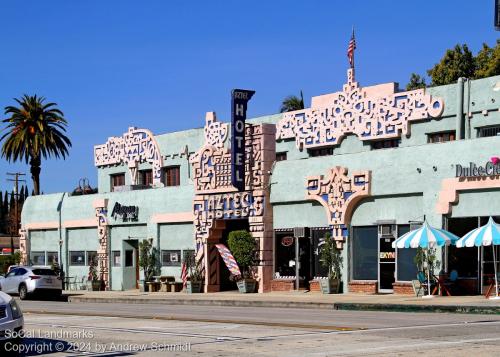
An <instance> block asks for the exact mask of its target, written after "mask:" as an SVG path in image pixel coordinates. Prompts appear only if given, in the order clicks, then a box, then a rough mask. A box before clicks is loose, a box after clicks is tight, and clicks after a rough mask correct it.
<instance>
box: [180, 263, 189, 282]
mask: <svg viewBox="0 0 500 357" xmlns="http://www.w3.org/2000/svg"><path fill="white" fill-rule="evenodd" d="M187 279H188V272H187V267H186V262H182V270H181V280H182V286H183V287H186V285H187Z"/></svg>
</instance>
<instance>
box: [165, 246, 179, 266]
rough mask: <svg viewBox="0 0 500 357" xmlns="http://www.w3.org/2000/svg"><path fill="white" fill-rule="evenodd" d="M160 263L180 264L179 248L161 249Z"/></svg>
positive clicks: (167, 264)
mask: <svg viewBox="0 0 500 357" xmlns="http://www.w3.org/2000/svg"><path fill="white" fill-rule="evenodd" d="M161 264H162V265H163V266H180V265H181V251H180V250H162V251H161Z"/></svg>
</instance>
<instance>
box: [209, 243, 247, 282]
mask: <svg viewBox="0 0 500 357" xmlns="http://www.w3.org/2000/svg"><path fill="white" fill-rule="evenodd" d="M215 246H216V247H217V250H218V251H219V253H220V256H221V257H222V260H224V263H225V264H226V266H227V268H228V269H229V271H230V272H231V274H233V275H236V276H240V275H241V271H240V267H239V266H238V263H236V259H234V257H233V255H232V254H231V251H230V250H229V249H228V248H227V247H226V246H225V245H224V244H216V245H215Z"/></svg>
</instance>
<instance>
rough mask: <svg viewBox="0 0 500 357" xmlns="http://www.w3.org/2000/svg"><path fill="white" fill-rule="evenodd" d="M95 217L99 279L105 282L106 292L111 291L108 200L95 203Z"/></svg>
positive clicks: (99, 200) (98, 200)
mask: <svg viewBox="0 0 500 357" xmlns="http://www.w3.org/2000/svg"><path fill="white" fill-rule="evenodd" d="M94 209H95V215H96V218H97V236H98V239H99V248H98V250H97V263H98V271H99V279H101V280H103V281H104V283H105V285H106V290H109V289H110V288H111V287H110V286H109V264H108V199H107V198H106V199H97V200H95V201H94Z"/></svg>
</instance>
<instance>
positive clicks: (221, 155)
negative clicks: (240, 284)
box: [189, 112, 276, 291]
mask: <svg viewBox="0 0 500 357" xmlns="http://www.w3.org/2000/svg"><path fill="white" fill-rule="evenodd" d="M227 127H228V125H227V124H224V123H220V122H217V119H216V116H215V113H213V112H209V113H207V115H206V119H205V129H204V132H205V144H204V145H203V146H202V147H201V148H200V149H199V150H198V151H197V152H196V153H195V154H194V155H192V156H191V157H190V160H189V161H190V163H191V165H192V168H193V171H192V172H193V181H194V188H195V197H194V200H193V216H194V221H193V223H194V230H195V232H194V236H195V241H196V251H197V261H198V262H199V263H200V264H201V265H202V266H203V269H204V271H205V286H206V289H207V291H217V290H218V286H219V265H218V260H219V255H218V252H217V249H216V247H215V244H217V243H218V242H219V241H220V238H221V234H222V231H223V229H224V227H225V223H224V222H225V221H227V220H232V219H241V218H247V219H248V221H249V226H250V232H251V233H252V235H253V237H254V238H255V239H256V240H258V241H259V247H260V253H259V254H260V261H261V266H259V267H258V268H257V272H256V275H257V277H259V279H260V281H261V282H262V283H261V284H260V290H261V291H263V290H266V289H267V287H266V286H265V285H266V284H267V280H269V281H270V277H271V276H272V244H271V243H269V242H271V241H272V232H273V231H272V210H271V209H270V203H269V190H268V189H267V188H268V185H269V173H268V172H269V171H270V170H271V166H272V164H273V161H274V159H275V155H276V154H275V127H274V125H272V124H262V125H249V124H247V126H246V129H245V130H246V132H245V136H246V139H245V155H246V160H245V161H246V168H245V170H246V174H245V191H243V192H238V191H237V190H236V189H235V188H234V186H233V185H232V184H231V153H230V151H229V149H228V148H226V147H225V146H224V145H225V142H226V140H227V136H228V128H227ZM268 247H269V249H268V250H267V249H264V248H268ZM266 277H268V278H269V279H266Z"/></svg>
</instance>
